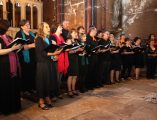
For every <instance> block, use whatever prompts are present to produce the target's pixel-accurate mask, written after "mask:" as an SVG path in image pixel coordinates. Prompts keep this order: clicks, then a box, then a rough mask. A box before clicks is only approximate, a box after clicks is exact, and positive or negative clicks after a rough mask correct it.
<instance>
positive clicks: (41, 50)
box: [35, 37, 52, 62]
mask: <svg viewBox="0 0 157 120" xmlns="http://www.w3.org/2000/svg"><path fill="white" fill-rule="evenodd" d="M35 46H36V48H35V51H36V61H37V62H52V60H51V57H49V56H47V52H46V51H45V49H46V48H47V47H48V46H49V45H48V44H47V43H46V42H45V41H44V40H43V38H41V37H37V39H36V40H35Z"/></svg>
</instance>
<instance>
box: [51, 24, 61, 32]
mask: <svg viewBox="0 0 157 120" xmlns="http://www.w3.org/2000/svg"><path fill="white" fill-rule="evenodd" d="M58 26H62V24H60V23H53V24H52V25H51V33H55V32H56V30H57V28H58Z"/></svg>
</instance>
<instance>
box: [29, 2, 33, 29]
mask: <svg viewBox="0 0 157 120" xmlns="http://www.w3.org/2000/svg"><path fill="white" fill-rule="evenodd" d="M30 8H31V29H33V4H31V5H30Z"/></svg>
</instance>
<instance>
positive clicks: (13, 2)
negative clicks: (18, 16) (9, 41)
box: [12, 0, 16, 27]
mask: <svg viewBox="0 0 157 120" xmlns="http://www.w3.org/2000/svg"><path fill="white" fill-rule="evenodd" d="M12 4H13V27H15V4H16V3H15V1H14V0H12Z"/></svg>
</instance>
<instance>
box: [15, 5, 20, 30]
mask: <svg viewBox="0 0 157 120" xmlns="http://www.w3.org/2000/svg"><path fill="white" fill-rule="evenodd" d="M20 21H21V6H20V3H16V4H15V27H19V23H20Z"/></svg>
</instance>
